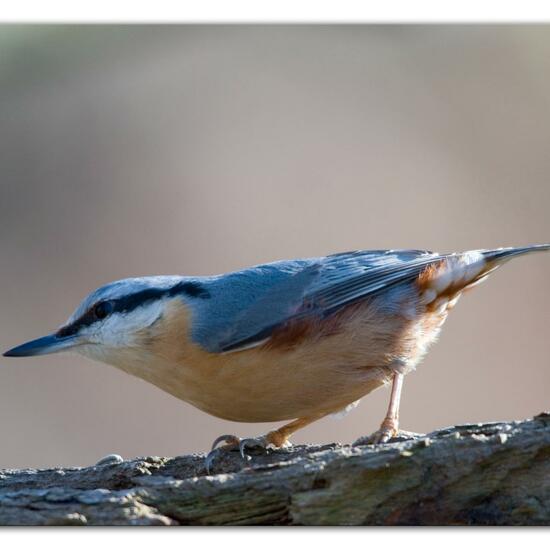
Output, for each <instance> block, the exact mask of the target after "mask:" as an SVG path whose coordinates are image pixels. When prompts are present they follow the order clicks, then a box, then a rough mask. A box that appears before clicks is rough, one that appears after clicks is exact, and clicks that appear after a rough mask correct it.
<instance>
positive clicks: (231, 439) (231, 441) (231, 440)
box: [208, 435, 239, 454]
mask: <svg viewBox="0 0 550 550" xmlns="http://www.w3.org/2000/svg"><path fill="white" fill-rule="evenodd" d="M222 441H223V442H224V443H226V444H227V445H238V444H239V438H238V437H237V436H236V435H220V436H219V437H216V439H214V443H212V447H211V448H210V453H211V452H212V451H214V450H215V449H216V447H217V446H218V445H219V444H220V443H221V442H222ZM210 453H208V454H210Z"/></svg>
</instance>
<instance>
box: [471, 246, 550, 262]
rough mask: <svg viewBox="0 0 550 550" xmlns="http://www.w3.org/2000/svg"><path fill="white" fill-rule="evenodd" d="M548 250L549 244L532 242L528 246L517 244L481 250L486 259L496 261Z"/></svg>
mask: <svg viewBox="0 0 550 550" xmlns="http://www.w3.org/2000/svg"><path fill="white" fill-rule="evenodd" d="M547 250H550V244H532V245H529V246H519V247H510V248H496V249H494V250H481V251H480V252H481V253H482V254H483V256H484V257H485V259H486V260H488V261H497V262H499V263H501V262H503V261H507V260H509V259H511V258H513V257H514V256H523V255H524V254H531V252H545V251H547Z"/></svg>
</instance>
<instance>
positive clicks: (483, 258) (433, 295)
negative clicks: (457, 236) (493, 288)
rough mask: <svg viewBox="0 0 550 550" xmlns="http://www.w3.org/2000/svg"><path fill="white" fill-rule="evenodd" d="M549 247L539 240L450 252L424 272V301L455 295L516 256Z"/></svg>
mask: <svg viewBox="0 0 550 550" xmlns="http://www.w3.org/2000/svg"><path fill="white" fill-rule="evenodd" d="M548 250H550V244H537V245H532V246H523V247H517V248H498V249H493V250H472V251H470V252H464V253H462V254H450V255H448V256H446V257H445V258H444V261H442V262H441V263H439V264H437V265H434V266H430V267H429V268H428V269H426V271H425V272H424V273H423V274H422V275H421V276H420V278H419V286H420V288H421V290H422V299H423V302H424V303H425V304H431V303H438V300H439V299H452V298H453V297H455V296H457V295H458V294H460V293H461V292H462V291H464V290H467V289H469V288H472V287H474V286H476V285H478V284H479V283H481V282H482V281H484V280H485V279H486V278H487V277H488V276H489V274H490V273H491V272H493V271H494V270H495V269H498V268H499V267H500V266H501V265H502V264H504V263H505V262H507V261H508V260H510V259H512V258H513V257H515V256H521V255H523V254H529V253H531V252H543V251H548Z"/></svg>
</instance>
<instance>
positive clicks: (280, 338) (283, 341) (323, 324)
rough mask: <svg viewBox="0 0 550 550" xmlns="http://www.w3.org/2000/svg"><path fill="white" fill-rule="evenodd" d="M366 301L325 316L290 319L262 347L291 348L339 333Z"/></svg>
mask: <svg viewBox="0 0 550 550" xmlns="http://www.w3.org/2000/svg"><path fill="white" fill-rule="evenodd" d="M366 302H367V300H362V301H360V302H356V303H354V304H350V305H348V306H344V307H343V308H342V309H340V310H339V311H337V312H336V313H334V314H332V315H329V316H328V317H325V318H320V317H318V316H315V315H313V314H312V315H311V316H310V317H306V318H305V319H300V320H297V321H289V322H288V323H285V324H283V325H281V326H280V327H278V328H276V329H275V330H274V331H273V332H272V333H271V337H270V338H269V340H268V341H267V342H266V343H265V344H264V345H263V346H262V347H263V348H264V349H289V348H292V347H295V346H297V345H299V344H301V343H303V342H305V341H306V340H310V339H319V338H323V337H326V336H333V335H335V334H339V333H340V332H342V330H344V327H345V325H346V323H347V322H348V321H349V320H350V319H351V318H352V317H353V316H354V315H356V314H357V312H358V311H359V310H360V309H362V308H364V307H365V306H366Z"/></svg>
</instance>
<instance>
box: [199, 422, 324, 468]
mask: <svg viewBox="0 0 550 550" xmlns="http://www.w3.org/2000/svg"><path fill="white" fill-rule="evenodd" d="M321 416H324V415H317V416H309V417H305V418H297V419H296V420H293V421H292V422H289V423H288V424H285V425H284V426H281V427H280V428H278V429H277V430H273V431H271V432H268V433H267V434H266V435H262V436H259V437H247V438H244V439H241V438H239V437H237V436H236V435H221V436H220V437H217V438H216V439H215V440H214V443H213V444H212V449H211V450H210V452H209V453H208V455H207V456H206V460H205V467H206V471H207V472H208V473H210V469H211V467H212V463H213V461H214V458H215V456H216V455H217V454H218V453H219V452H224V451H237V450H238V451H239V453H240V454H241V457H242V458H243V459H244V460H250V457H249V456H248V455H246V454H245V450H246V448H247V447H249V448H252V447H259V448H262V449H264V450H267V449H273V448H275V449H281V448H285V447H290V446H291V443H290V441H289V440H288V438H289V437H290V436H291V435H292V434H293V433H294V432H296V431H297V430H299V429H301V428H304V427H305V426H307V425H308V424H311V423H312V422H315V420H318V419H319V418H321ZM222 442H224V443H225V445H223V446H222V447H218V445H219V444H220V443H222Z"/></svg>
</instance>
